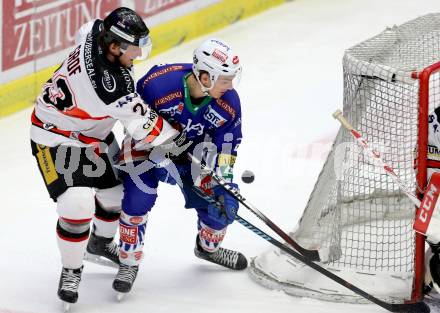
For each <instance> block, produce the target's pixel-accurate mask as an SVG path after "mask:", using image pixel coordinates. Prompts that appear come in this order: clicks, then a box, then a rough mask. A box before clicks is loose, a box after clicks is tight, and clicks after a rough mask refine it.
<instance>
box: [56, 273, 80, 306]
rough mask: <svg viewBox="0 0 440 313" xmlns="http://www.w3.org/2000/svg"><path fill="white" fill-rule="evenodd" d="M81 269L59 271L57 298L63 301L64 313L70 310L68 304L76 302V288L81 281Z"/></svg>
mask: <svg viewBox="0 0 440 313" xmlns="http://www.w3.org/2000/svg"><path fill="white" fill-rule="evenodd" d="M82 270H83V267H82V266H81V267H80V268H77V269H68V268H64V267H63V269H62V271H61V277H60V282H59V285H58V297H59V298H60V299H61V301H63V309H64V311H65V312H67V311H69V310H70V304H71V303H76V302H77V301H78V287H79V282H80V281H81V273H82Z"/></svg>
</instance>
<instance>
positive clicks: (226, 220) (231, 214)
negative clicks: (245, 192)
mask: <svg viewBox="0 0 440 313" xmlns="http://www.w3.org/2000/svg"><path fill="white" fill-rule="evenodd" d="M228 185H229V186H231V187H232V188H234V189H238V185H237V184H234V183H229V184H228ZM212 191H213V193H214V198H215V200H217V202H219V203H220V204H221V206H222V208H221V209H218V208H217V206H216V205H214V204H210V205H208V214H209V216H210V217H211V218H212V219H214V220H216V221H217V222H219V223H222V224H225V225H227V224H231V223H232V222H233V221H234V220H235V215H236V214H237V211H238V201H237V199H235V198H234V197H233V196H232V195H231V194H229V192H227V191H226V190H225V188H223V187H222V186H220V185H218V186H215V187H214V188H212Z"/></svg>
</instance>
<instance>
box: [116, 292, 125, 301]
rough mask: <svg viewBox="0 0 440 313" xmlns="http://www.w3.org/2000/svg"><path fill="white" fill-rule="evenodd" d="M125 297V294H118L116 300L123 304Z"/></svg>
mask: <svg viewBox="0 0 440 313" xmlns="http://www.w3.org/2000/svg"><path fill="white" fill-rule="evenodd" d="M124 297H125V293H122V292H118V293H117V294H116V300H118V302H121V301H122V300H123V299H124Z"/></svg>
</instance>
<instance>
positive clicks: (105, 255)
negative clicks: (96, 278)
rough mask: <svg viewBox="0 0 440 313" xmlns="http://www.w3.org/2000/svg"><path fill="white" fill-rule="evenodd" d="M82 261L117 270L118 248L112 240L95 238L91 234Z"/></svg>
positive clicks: (93, 234) (95, 236)
mask: <svg viewBox="0 0 440 313" xmlns="http://www.w3.org/2000/svg"><path fill="white" fill-rule="evenodd" d="M84 259H85V260H87V261H89V262H93V263H96V264H100V265H105V266H110V267H115V268H117V267H118V265H119V247H118V245H117V243H116V242H114V241H113V238H105V237H101V236H97V235H95V233H93V232H92V234H91V235H90V238H89V243H88V244H87V252H86V255H85V258H84Z"/></svg>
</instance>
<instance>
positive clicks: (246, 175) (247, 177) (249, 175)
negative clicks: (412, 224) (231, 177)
mask: <svg viewBox="0 0 440 313" xmlns="http://www.w3.org/2000/svg"><path fill="white" fill-rule="evenodd" d="M254 179H255V174H254V173H253V172H252V171H249V170H245V171H244V172H243V174H241V180H242V181H243V183H246V184H250V183H252V182H253V181H254Z"/></svg>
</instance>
